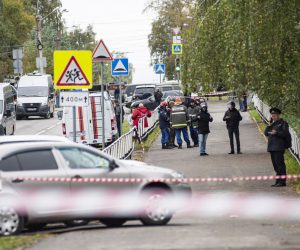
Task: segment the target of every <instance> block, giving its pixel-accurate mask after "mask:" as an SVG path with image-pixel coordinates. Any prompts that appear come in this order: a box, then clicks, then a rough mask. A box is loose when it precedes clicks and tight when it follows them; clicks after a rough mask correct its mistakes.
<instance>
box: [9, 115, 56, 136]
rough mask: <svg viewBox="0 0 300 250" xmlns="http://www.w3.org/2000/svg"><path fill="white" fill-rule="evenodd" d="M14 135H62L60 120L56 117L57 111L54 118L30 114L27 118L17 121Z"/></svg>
mask: <svg viewBox="0 0 300 250" xmlns="http://www.w3.org/2000/svg"><path fill="white" fill-rule="evenodd" d="M15 134H16V135H62V127H61V121H59V120H58V119H57V112H54V118H50V119H45V118H42V117H37V116H30V117H29V118H28V119H22V120H18V121H17V125H16V132H15Z"/></svg>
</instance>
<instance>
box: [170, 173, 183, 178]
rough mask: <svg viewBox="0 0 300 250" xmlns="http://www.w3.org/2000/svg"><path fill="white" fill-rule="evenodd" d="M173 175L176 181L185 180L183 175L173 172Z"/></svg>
mask: <svg viewBox="0 0 300 250" xmlns="http://www.w3.org/2000/svg"><path fill="white" fill-rule="evenodd" d="M171 175H172V177H173V178H174V179H184V178H185V177H184V175H183V174H181V173H178V172H173V173H172V174H171Z"/></svg>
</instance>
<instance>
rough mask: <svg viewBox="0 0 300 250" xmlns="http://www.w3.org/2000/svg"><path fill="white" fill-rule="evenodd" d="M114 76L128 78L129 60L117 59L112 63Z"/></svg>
mask: <svg viewBox="0 0 300 250" xmlns="http://www.w3.org/2000/svg"><path fill="white" fill-rule="evenodd" d="M111 75H112V76H128V75H129V62H128V58H116V59H114V60H113V61H112V63H111Z"/></svg>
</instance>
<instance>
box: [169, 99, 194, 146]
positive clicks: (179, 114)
mask: <svg viewBox="0 0 300 250" xmlns="http://www.w3.org/2000/svg"><path fill="white" fill-rule="evenodd" d="M189 122H190V120H189V116H188V112H187V108H186V107H185V106H184V105H183V104H182V100H181V98H180V97H177V98H176V100H175V105H174V107H173V108H172V110H171V116H170V124H171V126H172V128H174V129H175V134H176V140H177V143H178V148H179V149H182V139H181V133H182V134H183V139H184V141H185V142H186V144H187V148H192V147H191V142H190V139H189V134H188V130H187V127H188V123H189Z"/></svg>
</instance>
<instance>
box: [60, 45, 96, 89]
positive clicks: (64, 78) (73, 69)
mask: <svg viewBox="0 0 300 250" xmlns="http://www.w3.org/2000/svg"><path fill="white" fill-rule="evenodd" d="M54 84H55V88H56V89H84V88H91V87H92V53H91V52H90V51H55V52H54Z"/></svg>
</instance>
